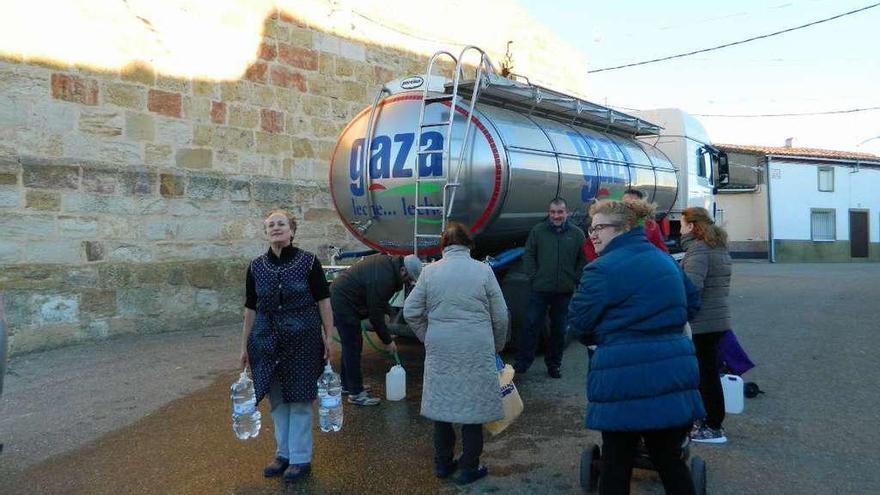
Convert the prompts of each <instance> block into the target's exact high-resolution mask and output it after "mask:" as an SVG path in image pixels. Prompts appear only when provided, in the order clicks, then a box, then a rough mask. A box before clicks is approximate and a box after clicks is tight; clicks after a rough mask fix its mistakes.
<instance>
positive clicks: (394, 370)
mask: <svg viewBox="0 0 880 495" xmlns="http://www.w3.org/2000/svg"><path fill="white" fill-rule="evenodd" d="M385 397H386V398H387V399H388V400H401V399H403V398H405V397H406V370H404V369H403V366H401V365H399V364H395V365H394V366H392V367H391V369H390V370H388V373H385Z"/></svg>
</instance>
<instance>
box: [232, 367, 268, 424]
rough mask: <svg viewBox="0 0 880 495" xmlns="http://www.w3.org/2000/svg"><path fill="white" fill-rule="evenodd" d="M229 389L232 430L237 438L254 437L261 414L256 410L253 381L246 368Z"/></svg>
mask: <svg viewBox="0 0 880 495" xmlns="http://www.w3.org/2000/svg"><path fill="white" fill-rule="evenodd" d="M229 389H230V396H231V397H232V431H234V432H235V436H236V437H238V439H239V440H247V439H248V438H254V437H256V436H257V435H259V434H260V426H261V423H260V419H261V418H262V416H261V415H260V411H259V410H257V397H256V395H255V394H254V382H253V380H251V379H250V377H249V376H248V374H247V368H245V370H244V371H242V372H241V375H239V377H238V380H236V381H235V382H234V383H233V384H232V386H231V387H229Z"/></svg>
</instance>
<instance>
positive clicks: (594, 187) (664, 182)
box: [330, 47, 726, 339]
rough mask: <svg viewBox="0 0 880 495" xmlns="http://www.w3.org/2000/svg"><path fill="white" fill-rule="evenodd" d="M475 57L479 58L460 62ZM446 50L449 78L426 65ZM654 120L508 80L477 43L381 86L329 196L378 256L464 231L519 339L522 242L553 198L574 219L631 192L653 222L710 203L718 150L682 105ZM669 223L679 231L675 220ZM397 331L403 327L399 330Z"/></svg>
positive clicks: (722, 166)
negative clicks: (652, 208) (645, 204)
mask: <svg viewBox="0 0 880 495" xmlns="http://www.w3.org/2000/svg"><path fill="white" fill-rule="evenodd" d="M469 51H472V52H474V53H476V54H478V55H479V57H480V61H479V63H476V64H472V66H471V67H470V68H468V69H467V70H466V69H465V66H464V64H463V63H462V59H463V58H464V55H465V54H466V53H467V52H469ZM443 58H448V59H450V60H451V61H452V62H454V63H455V69H454V70H453V72H452V77H444V76H443V75H436V74H434V73H433V72H434V69H435V68H436V67H437V65H438V64H437V61H438V60H441V59H443ZM452 62H450V64H449V65H452ZM465 72H468V73H469V74H470V73H471V72H473V75H471V76H470V77H467V76H466V75H465ZM650 115H651V117H652V118H661V119H663V121H664V122H667V123H669V124H671V125H672V128H673V131H672V132H671V133H668V134H664V129H663V127H661V126H660V125H658V124H656V123H654V122H652V121H650V120H648V119H647V118H643V117H637V116H633V115H629V114H626V113H622V112H620V111H618V110H615V109H612V108H608V107H605V106H602V105H598V104H595V103H591V102H588V101H586V100H583V99H580V98H577V97H574V96H571V95H567V94H564V93H560V92H558V91H554V90H551V89H548V88H545V87H542V86H539V85H536V84H532V83H531V82H530V81H529V80H528V79H527V78H525V77H521V76H513V78H511V76H508V77H502V76H501V75H500V74H498V73H497V71H496V70H495V68H494V66H492V64H491V62H490V61H489V59H488V57H487V56H486V55H485V53H483V52H482V51H481V50H479V49H478V48H475V47H467V48H465V50H464V51H463V52H462V54H461V56H459V57H457V58H456V57H454V56H453V55H451V54H449V53H448V52H438V53H437V54H435V55H434V56H433V57H432V58H431V59H430V62H429V64H428V69H427V71H426V73H425V74H420V75H415V76H409V77H404V78H401V79H397V80H395V81H391V82H389V83H387V84H385V85H384V86H383V87H382V88H381V89H380V91H379V92H378V93H377V95H376V97H375V99H374V102H373V104H372V105H371V106H370V107H368V108H366V109H364V110H363V111H362V112H361V113H360V114H358V115H357V116H356V117H355V118H354V119H353V120H352V121H351V122H350V123H349V124H348V125H347V126H346V127H345V128H344V129H343V130H342V132H341V134H340V136H339V139H338V141H337V144H336V148H335V151H334V153H333V155H332V158H331V164H330V191H331V195H332V198H333V202H334V205H335V208H336V211H337V213H338V215H339V218H340V220H341V221H342V223H343V225H345V227H346V228H347V229H348V230H349V231H350V232H351V233H352V235H353V236H354V237H355V238H357V239H358V240H359V241H360V242H361V243H363V244H364V245H366V246H368V247H369V248H370V249H371V250H375V251H377V252H381V253H386V254H397V255H405V254H412V253H415V254H417V255H419V256H420V257H422V258H423V259H425V260H431V259H433V258H436V257H437V256H438V255H439V254H440V249H439V234H440V232H441V231H442V229H443V228H444V227H445V225H446V223H447V222H449V221H456V222H460V223H462V224H464V225H466V226H467V227H468V228H469V230H470V232H471V233H472V235H473V237H474V241H475V248H474V250H473V252H472V254H473V256H474V257H476V258H478V259H485V260H486V261H487V262H489V263H490V264H491V265H492V266H493V268H495V269H496V274H497V276H498V278H499V282H500V284H501V287H502V290H503V291H504V294H505V297H506V298H507V303H508V307H509V308H510V309H511V311H512V315H511V316H512V318H511V320H512V332H511V333H512V335H513V338H514V339H515V336H516V334H517V333H518V329H519V327H520V326H521V325H522V324H523V322H524V321H525V314H524V313H525V308H526V303H525V302H526V300H527V299H526V298H527V293H528V280H527V278H526V276H525V274H524V273H523V271H522V267H521V263H520V261H519V257H520V256H521V254H522V245H523V244H524V242H525V240H526V237H527V236H528V233H529V231H530V230H531V228H532V227H533V226H534V225H535V224H536V223H538V222H540V221H542V220H543V219H544V218H545V217H546V215H547V206H548V203H549V202H550V200H552V199H554V198H563V199H565V200H566V202H567V204H568V207H569V210H570V211H571V216H570V221H572V222H574V223H575V224H577V225H583V224H584V222H585V221H587V218H586V217H587V209H588V207H589V204H590V202H592V201H593V200H594V199H603V198H612V199H615V198H620V197H621V196H622V194H623V191H624V190H625V189H627V188H629V187H632V188H635V189H638V190H640V191H642V192H643V193H644V194H645V198H646V200H648V201H650V202H653V203H655V204H656V205H657V216H658V219H660V220H663V219H666V218H667V217H670V216H674V215H676V214H677V213H678V212H680V211H681V209H682V208H684V207H686V206H693V205H699V206H704V207H707V208H708V209H709V211H713V210H714V206H713V205H712V202H713V201H712V197H713V187H714V183H715V182H717V181H716V177H717V178H720V179H723V178H724V177H725V176H726V157H724V155H723V154H722V153H720V152H719V151H718V150H716V149H715V148H713V147H712V146H711V144H710V143H709V142H708V138H707V136H706V133H705V131H704V130H703V129H702V126H700V125H699V123H698V122H697V121H696V120H695V119H693V118H692V117H690V116H687V115H686V114H684V113H683V112H681V111H679V110H661V111H657V112H655V113H652V114H650ZM670 157H674V158H675V161H673V160H671V159H670ZM701 167H702V168H701ZM692 179H693V180H692ZM675 220H677V218H673V221H675ZM663 225H664V226H670V225H671V227H672V232H670V229H667V234H669V233H672V234H675V231H676V230H677V229H675V224H674V223H673V224H670V223H669V222H664V223H663ZM399 302H400V301H399V299H398V304H399ZM393 331H397V332H398V333H400V334H404V335H406V334H409V330H408V329H407V328H406V326H405V325H404V324H401V325H395V327H394V330H393Z"/></svg>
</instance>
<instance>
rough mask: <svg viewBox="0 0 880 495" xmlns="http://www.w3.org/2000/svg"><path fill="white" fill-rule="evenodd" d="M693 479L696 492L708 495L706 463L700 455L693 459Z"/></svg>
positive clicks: (698, 494) (700, 494) (699, 494)
mask: <svg viewBox="0 0 880 495" xmlns="http://www.w3.org/2000/svg"><path fill="white" fill-rule="evenodd" d="M691 479H693V481H694V492H696V494H697V495H706V461H704V460H703V458H702V457H700V456H698V455H695V456H693V457H692V458H691Z"/></svg>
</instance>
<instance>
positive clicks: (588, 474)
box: [580, 437, 706, 495]
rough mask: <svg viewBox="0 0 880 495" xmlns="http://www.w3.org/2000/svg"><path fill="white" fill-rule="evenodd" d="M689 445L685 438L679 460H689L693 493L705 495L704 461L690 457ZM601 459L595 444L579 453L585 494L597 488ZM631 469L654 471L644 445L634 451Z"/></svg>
mask: <svg viewBox="0 0 880 495" xmlns="http://www.w3.org/2000/svg"><path fill="white" fill-rule="evenodd" d="M689 444H690V439H689V438H688V437H685V439H684V442H683V443H682V445H681V458H682V459H684V460H685V461H687V460H688V458H690V467H691V478H692V479H693V482H694V491H695V492H696V493H697V495H706V461H704V460H703V458H702V457H700V456H698V455H695V456H693V457H691V456H690V445H689ZM601 458H602V449H601V447H599V446H598V445H596V444H595V443H593V444H589V445H587V448H585V449H584V451H583V452H581V466H580V484H581V487H582V488H583V489H584V491H585V492H586V493H591V492H594V491H596V489H597V488H598V487H599V476H601V474H602V473H601V471H600V465H601ZM633 468H638V469H649V470H651V471H654V470H655V468H654V463H653V462H651V457H650V456H649V455H648V450H647V448H646V447H645V445H644V443H641V444H640V445H639V447H638V449H637V450H636V457H635V459H634V460H633Z"/></svg>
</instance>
